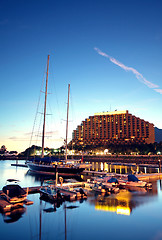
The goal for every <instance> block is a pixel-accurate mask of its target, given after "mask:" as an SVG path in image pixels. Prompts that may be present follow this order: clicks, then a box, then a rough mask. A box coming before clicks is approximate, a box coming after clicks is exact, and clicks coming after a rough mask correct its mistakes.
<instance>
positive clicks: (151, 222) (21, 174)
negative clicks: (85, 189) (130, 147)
mask: <svg viewBox="0 0 162 240" xmlns="http://www.w3.org/2000/svg"><path fill="white" fill-rule="evenodd" d="M13 162H15V161H0V176H1V180H0V189H1V188H2V187H3V186H4V185H5V183H6V179H7V178H16V179H19V180H20V181H21V182H20V183H21V186H22V187H27V186H40V185H41V181H42V180H43V179H42V178H40V176H38V175H37V176H34V175H33V174H29V173H28V169H26V168H21V167H19V168H15V167H11V163H13ZM115 167H116V171H117V172H118V171H119V169H120V168H121V169H125V166H124V167H121V166H113V168H112V172H113V171H114V170H115ZM129 168H131V167H128V169H127V171H129ZM154 170H156V169H154ZM123 171H124V170H123ZM28 199H30V200H32V201H34V204H33V205H31V206H25V207H24V208H23V209H21V211H19V214H15V215H14V214H13V217H12V218H9V217H7V216H4V215H2V214H1V215H0V226H1V236H3V238H2V239H6V240H9V239H13V240H14V239H15V240H16V239H24V240H29V239H42V240H43V239H49V240H50V239H58V240H62V239H65V208H64V204H63V205H61V206H60V207H59V208H57V207H56V209H55V208H54V206H53V205H52V204H50V203H48V202H45V201H41V200H40V198H39V194H32V195H29V196H28ZM69 206H75V207H76V208H72V209H70V208H66V237H67V240H70V239H73V240H75V239H79V240H80V239H93V240H97V239H100V238H106V239H107V238H110V239H114V240H117V239H118V240H119V239H126V240H127V239H130V238H131V239H133V240H134V239H143V240H145V239H147V240H154V239H156V240H159V239H162V231H161V229H162V191H161V181H160V180H158V181H155V182H153V188H152V190H149V191H146V190H145V189H142V190H140V189H131V191H126V190H124V189H123V190H121V191H120V192H119V193H118V194H112V195H110V196H107V197H104V196H99V195H96V196H91V197H88V199H87V200H86V201H83V202H80V201H77V202H72V203H68V202H66V207H69ZM12 221H13V223H12Z"/></svg>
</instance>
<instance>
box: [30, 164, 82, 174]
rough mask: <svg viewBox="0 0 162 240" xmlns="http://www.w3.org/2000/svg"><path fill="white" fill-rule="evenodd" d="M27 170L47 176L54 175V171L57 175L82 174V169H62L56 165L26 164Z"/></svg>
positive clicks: (62, 167)
mask: <svg viewBox="0 0 162 240" xmlns="http://www.w3.org/2000/svg"><path fill="white" fill-rule="evenodd" d="M27 165H28V167H29V169H30V170H31V171H34V172H38V173H48V174H56V171H57V172H58V173H59V174H67V175H71V174H80V173H81V172H83V170H84V168H79V167H66V166H65V167H64V166H58V165H56V166H55V165H43V164H35V163H28V164H27Z"/></svg>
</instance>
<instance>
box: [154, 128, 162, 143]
mask: <svg viewBox="0 0 162 240" xmlns="http://www.w3.org/2000/svg"><path fill="white" fill-rule="evenodd" d="M161 141H162V129H159V128H157V127H155V142H161Z"/></svg>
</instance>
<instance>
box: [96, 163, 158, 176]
mask: <svg viewBox="0 0 162 240" xmlns="http://www.w3.org/2000/svg"><path fill="white" fill-rule="evenodd" d="M92 170H94V171H106V172H108V173H118V174H127V173H158V172H159V168H158V167H157V166H155V167H153V166H152V167H148V166H147V165H137V164H135V163H130V164H129V163H127V164H126V163H123V164H122V163H107V162H92Z"/></svg>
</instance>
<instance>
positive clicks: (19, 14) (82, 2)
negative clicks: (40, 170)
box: [0, 0, 162, 152]
mask: <svg viewBox="0 0 162 240" xmlns="http://www.w3.org/2000/svg"><path fill="white" fill-rule="evenodd" d="M161 13H162V1H161V0H142V1H141V0H46V1H45V0H34V1H33V0H32V1H31V0H28V1H27V0H26V1H25V0H14V1H13V0H1V1H0V84H1V88H0V108H1V111H0V112H1V114H0V147H1V146H2V145H5V146H6V147H7V150H9V151H11V150H16V151H18V152H22V151H24V150H25V149H26V148H28V147H29V146H30V145H33V144H36V145H39V146H41V131H42V130H41V128H42V125H41V121H40V120H39V121H38V122H39V123H37V118H38V116H39V118H42V111H43V110H38V108H39V107H38V102H40V105H39V106H42V107H41V108H43V105H42V104H43V99H44V96H42V95H43V93H42V92H43V91H44V87H43V88H41V86H43V81H44V80H45V74H46V67H47V56H48V55H50V63H49V84H48V93H49V94H48V97H47V98H48V110H47V113H48V114H47V117H46V119H47V120H46V122H47V125H46V137H45V147H53V148H56V147H59V146H61V145H62V144H63V141H64V139H65V135H66V114H67V111H66V109H67V96H68V84H70V103H69V131H68V141H70V139H71V137H72V131H73V130H74V129H76V127H77V125H80V124H81V122H82V121H83V120H85V119H86V118H88V117H89V116H93V115H94V114H95V113H96V112H103V111H114V110H116V109H117V110H128V111H129V112H130V113H131V114H133V115H135V116H137V117H140V118H141V119H144V120H145V121H149V122H150V123H153V124H154V126H155V127H158V128H162V120H161V119H162V111H161V102H162V14H161ZM41 89H42V90H41ZM41 91H42V92H41ZM42 98H43V99H42ZM39 99H42V100H40V101H39ZM41 101H42V103H41ZM49 110H50V111H49ZM36 127H38V128H37V129H36Z"/></svg>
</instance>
